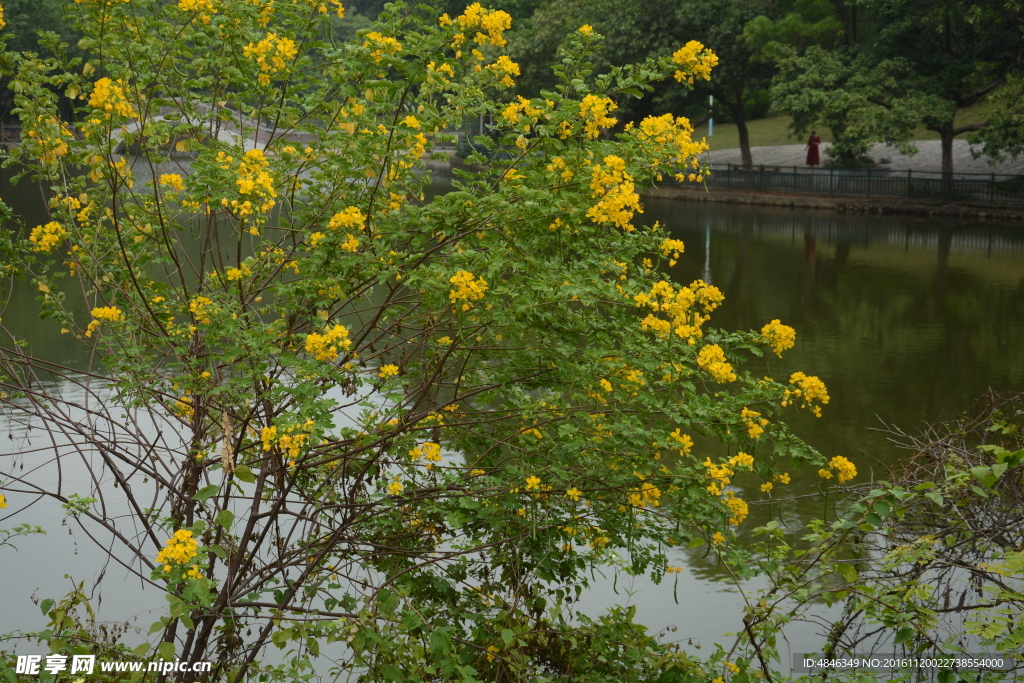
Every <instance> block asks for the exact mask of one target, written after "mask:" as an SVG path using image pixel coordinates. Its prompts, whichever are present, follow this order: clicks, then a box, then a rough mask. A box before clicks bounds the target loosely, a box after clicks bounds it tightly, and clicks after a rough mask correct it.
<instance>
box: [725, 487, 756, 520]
mask: <svg viewBox="0 0 1024 683" xmlns="http://www.w3.org/2000/svg"><path fill="white" fill-rule="evenodd" d="M724 502H725V505H726V507H728V508H729V510H730V511H731V512H732V517H730V518H729V524H732V525H733V526H738V525H740V524H742V523H743V520H745V519H746V518H747V515H748V514H750V508H749V507H748V506H747V503H746V501H744V500H743V499H742V498H737V497H736V494H735V493H733V492H732V491H726V492H725V501H724Z"/></svg>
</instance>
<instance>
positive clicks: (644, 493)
mask: <svg viewBox="0 0 1024 683" xmlns="http://www.w3.org/2000/svg"><path fill="white" fill-rule="evenodd" d="M628 498H629V504H630V505H632V506H633V507H635V508H644V507H647V506H648V505H650V506H651V507H655V508H656V507H658V506H659V505H661V500H660V499H661V489H659V488H658V487H657V486H655V485H654V484H652V483H650V482H648V481H645V482H644V483H643V484H642V485H640V486H639V487H637V488H633V489H630V490H629V493H628Z"/></svg>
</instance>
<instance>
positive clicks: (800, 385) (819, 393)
mask: <svg viewBox="0 0 1024 683" xmlns="http://www.w3.org/2000/svg"><path fill="white" fill-rule="evenodd" d="M789 383H790V384H795V385H796V388H795V389H786V393H785V396H784V397H783V399H782V406H783V407H785V406H787V405H789V404H790V403H793V402H795V401H793V399H800V400H801V404H800V407H801V408H810V410H811V412H812V413H814V415H815V416H816V417H821V406H816V405H814V402H815V401H818V402H820V403H821V404H823V405H824V404H826V403H828V400H829V399H828V389H826V388H825V383H824V382H822V381H821V380H820V379H818V378H817V377H813V376H808V375H805V374H804V373H802V372H794V373H793V375H792V376H791V377H790V378H789Z"/></svg>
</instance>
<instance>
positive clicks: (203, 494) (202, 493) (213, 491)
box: [192, 484, 220, 503]
mask: <svg viewBox="0 0 1024 683" xmlns="http://www.w3.org/2000/svg"><path fill="white" fill-rule="evenodd" d="M218 491H220V487H219V486H217V485H216V484H210V485H209V486H204V487H203V488H201V489H199V490H198V491H196V492H195V495H193V496H192V500H197V501H199V502H200V503H205V502H206V501H207V500H209V499H210V498H212V497H213V496H216V495H217V492H218Z"/></svg>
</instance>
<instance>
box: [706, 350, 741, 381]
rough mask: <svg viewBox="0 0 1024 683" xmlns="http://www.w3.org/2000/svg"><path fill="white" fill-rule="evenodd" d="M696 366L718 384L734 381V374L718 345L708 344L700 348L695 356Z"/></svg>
mask: <svg viewBox="0 0 1024 683" xmlns="http://www.w3.org/2000/svg"><path fill="white" fill-rule="evenodd" d="M697 365H698V366H699V367H700V369H701V370H704V371H705V372H707V373H708V374H709V375H711V377H712V378H714V380H715V381H716V382H718V383H719V384H725V383H726V382H735V381H736V373H735V372H733V371H732V366H731V365H730V364H729V363H728V362H726V359H725V352H724V351H722V347H720V346H719V345H718V344H709V345H707V346H705V347H704V348H702V349H701V350H700V353H698V354H697Z"/></svg>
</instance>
